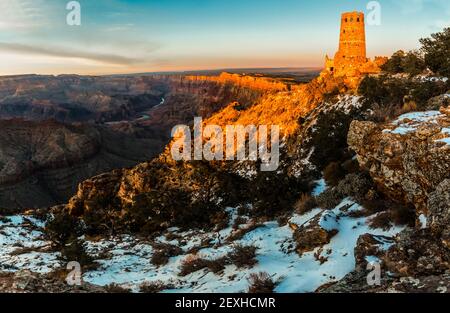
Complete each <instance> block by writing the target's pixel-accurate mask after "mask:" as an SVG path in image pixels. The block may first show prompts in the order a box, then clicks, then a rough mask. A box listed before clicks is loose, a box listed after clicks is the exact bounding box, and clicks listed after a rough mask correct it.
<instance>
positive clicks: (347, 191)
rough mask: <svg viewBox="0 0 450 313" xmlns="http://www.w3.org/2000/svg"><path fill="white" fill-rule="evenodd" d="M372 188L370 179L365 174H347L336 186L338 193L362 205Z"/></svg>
mask: <svg viewBox="0 0 450 313" xmlns="http://www.w3.org/2000/svg"><path fill="white" fill-rule="evenodd" d="M373 187H374V185H373V182H372V179H371V178H370V176H369V175H368V174H366V173H354V174H348V175H347V176H345V178H344V179H343V180H341V181H340V182H339V184H338V187H337V190H338V191H339V193H341V194H343V195H346V196H348V197H351V198H353V199H354V200H355V201H356V202H359V203H362V202H363V201H364V200H366V195H367V193H368V192H369V190H371V189H372V188H373Z"/></svg>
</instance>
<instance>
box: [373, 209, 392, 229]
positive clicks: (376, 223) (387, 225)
mask: <svg viewBox="0 0 450 313" xmlns="http://www.w3.org/2000/svg"><path fill="white" fill-rule="evenodd" d="M369 226H370V228H372V229H375V228H380V229H383V230H389V229H391V227H392V224H391V219H390V216H389V213H388V212H382V213H380V214H377V215H376V216H374V217H373V218H371V219H370V221H369Z"/></svg>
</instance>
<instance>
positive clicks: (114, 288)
mask: <svg viewBox="0 0 450 313" xmlns="http://www.w3.org/2000/svg"><path fill="white" fill-rule="evenodd" d="M105 290H106V292H108V293H131V290H130V289H128V288H124V287H122V286H119V285H117V284H114V283H112V284H109V285H107V286H105Z"/></svg>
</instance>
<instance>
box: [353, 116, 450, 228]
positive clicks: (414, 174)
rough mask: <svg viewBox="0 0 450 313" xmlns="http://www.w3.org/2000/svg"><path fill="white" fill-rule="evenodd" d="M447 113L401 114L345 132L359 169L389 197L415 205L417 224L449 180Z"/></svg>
mask: <svg viewBox="0 0 450 313" xmlns="http://www.w3.org/2000/svg"><path fill="white" fill-rule="evenodd" d="M446 110H447V109H442V112H443V113H440V112H438V111H428V112H417V113H408V114H404V115H402V116H400V117H399V118H398V119H397V120H396V121H394V122H392V123H390V124H388V125H378V124H375V123H373V122H360V121H353V122H352V124H351V127H350V131H349V134H348V144H349V146H350V147H351V148H352V149H353V150H354V151H355V152H356V153H357V158H358V161H359V163H360V165H361V166H362V167H364V168H366V169H367V170H368V171H369V172H370V174H371V176H372V178H373V179H374V181H375V182H376V183H377V184H378V186H379V187H380V189H382V190H383V191H384V192H385V193H387V194H388V195H389V196H391V198H392V199H395V200H396V201H404V202H407V203H411V204H413V205H415V207H416V209H417V217H418V223H419V222H420V221H419V216H421V215H422V214H423V217H427V216H428V215H429V214H430V213H431V212H430V208H429V206H428V202H429V200H431V201H432V202H433V200H432V198H435V197H436V195H433V196H431V195H432V194H433V193H434V192H436V190H437V189H438V188H440V189H442V188H444V189H445V188H446V186H448V184H445V183H444V181H445V180H446V179H448V178H450V138H449V137H450V128H449V127H450V116H449V115H447V114H444V113H445V112H446ZM441 184H443V185H442V186H440V185H441ZM439 186H440V187H439ZM430 198H431V199H430ZM437 202H439V201H437ZM439 203H440V204H439V205H442V203H441V202H439ZM443 203H446V204H443V205H447V206H448V205H449V203H448V202H443ZM436 210H442V209H436ZM447 210H448V208H447Z"/></svg>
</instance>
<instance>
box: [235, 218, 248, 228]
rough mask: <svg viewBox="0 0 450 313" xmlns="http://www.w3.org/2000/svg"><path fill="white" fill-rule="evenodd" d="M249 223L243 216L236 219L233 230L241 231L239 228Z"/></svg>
mask: <svg viewBox="0 0 450 313" xmlns="http://www.w3.org/2000/svg"><path fill="white" fill-rule="evenodd" d="M245 223H247V219H245V218H244V217H242V216H238V217H236V218H235V220H234V222H233V229H239V226H241V225H242V224H245Z"/></svg>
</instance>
